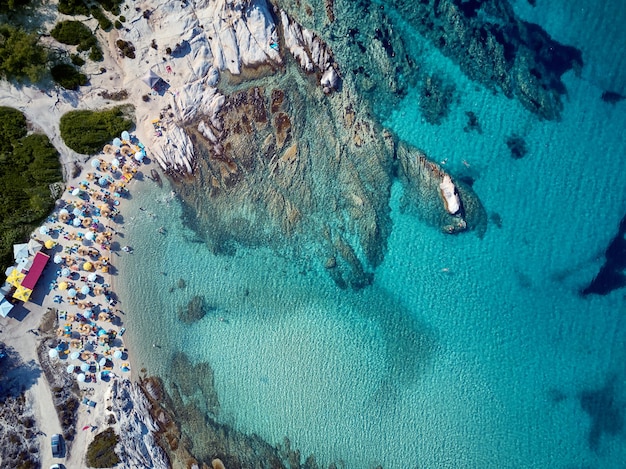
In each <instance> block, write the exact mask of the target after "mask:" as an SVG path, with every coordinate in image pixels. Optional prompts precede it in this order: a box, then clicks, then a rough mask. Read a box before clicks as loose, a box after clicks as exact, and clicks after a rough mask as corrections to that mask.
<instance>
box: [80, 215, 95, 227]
mask: <svg viewBox="0 0 626 469" xmlns="http://www.w3.org/2000/svg"><path fill="white" fill-rule="evenodd" d="M92 222H93V220H92V219H91V218H90V217H85V218H83V222H82V225H83V228H89V227H90V226H91V223H92Z"/></svg>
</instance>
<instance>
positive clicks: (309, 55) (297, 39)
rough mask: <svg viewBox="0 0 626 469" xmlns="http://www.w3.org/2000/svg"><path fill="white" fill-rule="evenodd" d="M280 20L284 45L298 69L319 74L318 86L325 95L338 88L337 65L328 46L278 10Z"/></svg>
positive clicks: (282, 11)
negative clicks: (296, 63) (295, 61)
mask: <svg viewBox="0 0 626 469" xmlns="http://www.w3.org/2000/svg"><path fill="white" fill-rule="evenodd" d="M280 20H281V24H282V27H283V38H284V40H285V45H286V46H287V48H288V49H289V52H291V54H292V55H293V56H294V58H295V59H296V60H297V61H298V63H299V64H300V67H302V69H303V70H304V71H305V72H307V73H313V72H315V71H317V72H318V73H319V74H320V84H321V85H322V87H323V89H324V92H325V93H330V92H331V91H333V90H336V89H337V88H339V84H340V79H339V73H338V72H337V65H336V64H335V63H334V60H333V55H332V52H331V50H330V48H329V47H328V45H326V43H325V42H324V41H323V40H322V39H321V38H320V37H319V36H317V35H316V34H314V33H313V32H312V31H310V30H309V29H307V28H303V27H302V26H301V25H300V24H298V23H296V22H295V21H294V20H292V19H291V18H289V16H288V15H287V13H286V12H285V10H280Z"/></svg>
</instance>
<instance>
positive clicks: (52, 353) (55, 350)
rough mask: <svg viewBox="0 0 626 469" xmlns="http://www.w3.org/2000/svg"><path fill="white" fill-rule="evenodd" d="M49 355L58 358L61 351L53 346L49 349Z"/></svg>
mask: <svg viewBox="0 0 626 469" xmlns="http://www.w3.org/2000/svg"><path fill="white" fill-rule="evenodd" d="M48 356H49V357H50V358H56V357H58V356H59V351H58V350H57V349H55V348H51V349H50V350H48Z"/></svg>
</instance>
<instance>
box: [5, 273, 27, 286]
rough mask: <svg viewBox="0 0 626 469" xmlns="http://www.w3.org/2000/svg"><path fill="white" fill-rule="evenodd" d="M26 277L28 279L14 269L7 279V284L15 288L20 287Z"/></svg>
mask: <svg viewBox="0 0 626 469" xmlns="http://www.w3.org/2000/svg"><path fill="white" fill-rule="evenodd" d="M24 277H26V275H24V274H23V273H22V272H20V271H19V270H17V269H14V270H13V271H12V272H11V273H10V274H9V276H8V277H7V282H8V283H10V284H11V285H13V286H14V287H19V286H20V285H21V284H22V280H23V279H24Z"/></svg>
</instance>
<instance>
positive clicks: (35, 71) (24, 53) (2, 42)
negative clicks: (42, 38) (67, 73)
mask: <svg viewBox="0 0 626 469" xmlns="http://www.w3.org/2000/svg"><path fill="white" fill-rule="evenodd" d="M47 60H48V53H47V51H46V49H45V48H44V47H42V46H41V45H39V37H38V36H37V35H36V34H34V33H27V32H26V31H24V30H23V29H21V28H16V27H14V26H11V25H8V24H3V25H0V76H2V77H3V78H6V79H16V80H18V81H20V82H24V81H26V80H30V81H31V82H37V81H39V80H40V79H41V78H42V76H43V75H44V73H45V71H46V62H47Z"/></svg>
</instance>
